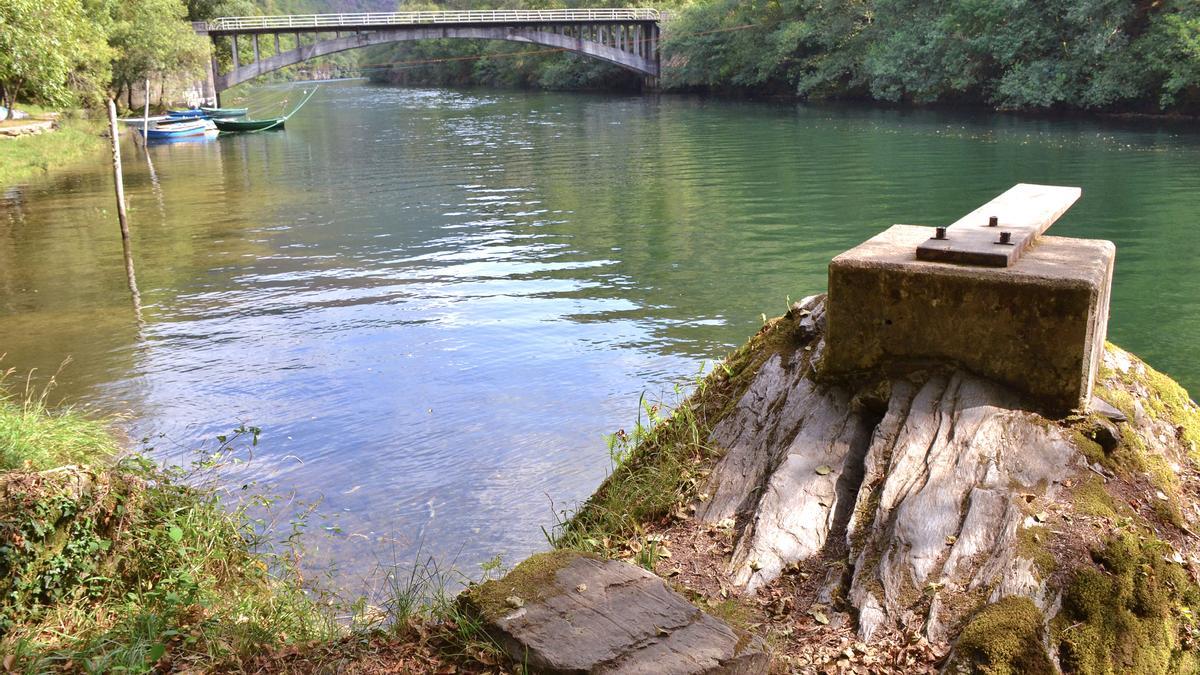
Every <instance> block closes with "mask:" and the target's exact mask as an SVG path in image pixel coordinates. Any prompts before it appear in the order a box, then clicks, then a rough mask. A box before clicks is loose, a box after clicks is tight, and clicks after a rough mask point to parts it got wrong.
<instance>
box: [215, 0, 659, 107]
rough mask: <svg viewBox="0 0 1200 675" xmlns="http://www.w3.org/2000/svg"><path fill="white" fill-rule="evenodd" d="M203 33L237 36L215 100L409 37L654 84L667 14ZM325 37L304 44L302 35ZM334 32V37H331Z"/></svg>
mask: <svg viewBox="0 0 1200 675" xmlns="http://www.w3.org/2000/svg"><path fill="white" fill-rule="evenodd" d="M195 30H196V32H197V33H199V34H201V35H206V36H208V37H209V38H210V39H212V40H213V42H214V44H215V43H216V41H217V40H219V39H221V38H229V39H231V44H232V55H233V64H232V69H230V70H229V71H228V72H224V73H222V72H220V69H219V67H218V64H217V62H216V59H215V58H214V59H213V62H212V66H211V67H212V70H211V71H210V78H209V80H210V82H211V85H210V86H211V91H209V92H206V95H207V96H209V97H210V98H214V99H215V98H217V97H219V95H220V93H221V92H222V91H224V90H226V89H229V88H230V87H233V86H236V85H238V84H241V83H242V82H245V81H247V80H250V79H253V78H255V77H258V76H260V75H264V74H266V73H269V72H271V71H274V70H278V69H280V68H284V67H286V66H290V65H294V64H297V63H301V62H303V61H307V60H309V59H313V58H316V57H319V56H325V55H327V54H334V53H337V52H341V51H346V50H349V49H358V48H361V47H370V46H374V45H382V44H388V43H393V42H403V41H408V40H438V39H472V40H505V41H509V42H519V43H525V44H533V45H540V46H544V47H547V48H551V49H557V50H561V51H565V52H574V53H577V54H583V55H585V56H587V57H590V58H594V59H598V60H601V61H605V62H607V63H611V64H613V65H616V66H619V67H621V68H624V69H626V70H629V71H632V72H635V73H637V74H639V75H642V76H644V77H646V78H649V79H652V80H653V79H654V78H657V77H658V75H659V56H658V43H659V13H658V12H657V11H656V10H639V9H604V10H541V11H526V10H507V11H505V10H497V11H478V12H407V13H392V14H315V15H306V16H264V17H227V18H221V19H215V20H213V21H209V22H197V23H196V24H195ZM304 33H314V34H317V40H316V41H315V42H311V43H309V44H304V41H303V40H302V39H301V35H302V34H304ZM330 34H332V37H328V36H329V35H330ZM264 35H266V36H268V37H271V38H273V39H274V41H275V53H274V54H273V55H272V56H269V57H267V58H260V55H259V40H260V38H261V37H262V36H264ZM280 35H294V36H295V44H296V46H295V47H294V48H292V49H289V50H286V51H284V50H281V49H280V42H279V36H280ZM245 36H249V37H250V38H251V45H252V48H253V61H251V62H249V63H243V60H242V55H241V54H240V53H239V47H238V38H239V37H245Z"/></svg>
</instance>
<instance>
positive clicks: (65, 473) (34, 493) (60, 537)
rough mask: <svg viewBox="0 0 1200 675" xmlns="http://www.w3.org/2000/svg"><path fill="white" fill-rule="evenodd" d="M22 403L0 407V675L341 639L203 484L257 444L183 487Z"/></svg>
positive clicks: (101, 431) (204, 664)
mask: <svg viewBox="0 0 1200 675" xmlns="http://www.w3.org/2000/svg"><path fill="white" fill-rule="evenodd" d="M0 384H2V383H0ZM17 389H18V390H19V391H18V392H17V393H11V388H10V393H6V394H4V395H3V398H0V653H3V654H5V655H6V658H5V661H4V667H5V672H13V671H18V672H46V671H48V670H60V669H65V670H78V671H84V672H145V671H149V670H151V669H153V668H160V669H185V668H187V667H189V666H193V665H194V666H198V667H201V668H206V669H207V668H216V667H221V666H222V665H231V664H237V663H239V662H240V661H241V660H242V659H243V658H245V657H246V656H247V655H250V654H254V653H256V652H257V651H259V650H263V649H272V648H275V647H278V646H279V645H283V644H288V643H294V642H302V641H307V640H319V639H329V638H332V637H335V636H337V635H340V632H339V630H338V628H337V626H336V624H335V622H334V621H333V619H332V615H331V613H330V612H329V611H328V610H327V609H326V608H325V607H323V606H322V605H321V604H320V603H319V601H318V599H317V598H318V596H316V595H314V594H310V593H307V592H305V589H304V587H303V584H302V583H300V579H299V577H298V575H297V573H296V572H295V570H294V568H293V565H292V564H291V561H290V560H289V558H288V557H287V555H286V553H287V551H286V550H285V551H284V552H283V553H281V554H275V553H272V552H271V551H269V550H268V549H267V547H265V542H264V541H263V539H262V537H261V536H259V534H258V533H256V531H255V528H254V527H253V522H252V521H251V519H250V518H249V517H248V516H247V514H246V512H245V510H244V509H242V508H239V507H238V506H237V505H227V504H225V503H223V502H222V500H221V498H220V494H219V492H218V491H217V490H216V489H214V488H209V487H204V484H203V480H202V474H203V472H204V471H207V470H211V469H214V468H216V467H217V466H219V464H220V463H221V462H222V461H223V460H224V459H225V458H227V457H228V456H229V455H230V454H231V453H233V452H234V451H235V449H236V448H237V447H238V446H239V445H242V444H252V443H254V441H255V440H256V438H257V430H254V429H239V430H238V431H237V432H236V433H234V434H233V435H231V436H229V437H226V438H224V439H223V440H222V442H221V443H220V445H219V446H218V447H217V448H216V450H215V451H214V452H211V453H209V454H206V455H205V456H204V457H203V459H202V460H201V461H199V462H198V463H197V464H196V465H194V466H193V467H190V468H189V469H188V470H186V471H185V470H182V469H162V468H159V467H158V466H156V465H155V464H153V463H152V462H149V461H147V460H145V459H144V458H141V457H139V456H136V455H124V456H122V455H121V449H120V447H119V445H118V443H117V442H116V441H115V440H114V439H113V437H112V435H111V434H110V433H109V431H108V428H107V426H108V422H109V421H108V420H95V419H89V418H87V417H85V416H84V415H82V414H80V413H79V412H77V411H74V410H70V409H67V410H52V409H50V408H48V407H47V406H46V396H45V394H46V392H45V391H40V392H31V391H29V390H28V389H27V388H23V387H17ZM197 479H199V483H198V484H199V487H192V486H191V485H196V484H197V483H196V482H195V481H196V480H197Z"/></svg>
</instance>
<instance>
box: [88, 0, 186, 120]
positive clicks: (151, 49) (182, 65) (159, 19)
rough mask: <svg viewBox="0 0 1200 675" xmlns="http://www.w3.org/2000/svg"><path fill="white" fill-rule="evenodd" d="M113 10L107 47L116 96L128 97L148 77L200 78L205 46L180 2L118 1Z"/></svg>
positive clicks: (169, 0)
mask: <svg viewBox="0 0 1200 675" xmlns="http://www.w3.org/2000/svg"><path fill="white" fill-rule="evenodd" d="M114 9H115V14H114V15H113V17H112V18H113V23H112V27H111V29H110V34H109V44H110V45H111V46H112V47H113V49H114V50H115V51H116V58H115V60H114V61H113V88H114V89H115V90H116V91H117V92H120V91H121V90H122V89H123V88H128V90H129V91H130V93H131V94H132V86H133V85H135V84H136V83H139V82H141V81H142V80H144V79H147V78H150V77H152V76H163V75H166V74H172V75H188V74H195V75H199V74H200V72H201V68H202V67H203V65H204V63H205V59H206V58H207V57H208V45H207V43H206V42H205V40H204V39H203V38H201V37H199V36H198V35H196V33H195V32H194V31H193V30H192V27H191V25H190V24H188V22H187V21H186V18H187V8H186V7H185V6H184V4H183V2H182V1H181V0H121V1H120V2H118V3H117V4H116V6H115V7H114ZM130 107H132V102H130Z"/></svg>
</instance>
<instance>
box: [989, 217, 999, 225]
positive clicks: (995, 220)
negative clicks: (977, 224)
mask: <svg viewBox="0 0 1200 675" xmlns="http://www.w3.org/2000/svg"><path fill="white" fill-rule="evenodd" d="M999 224H1000V219H999V218H997V217H996V216H990V217H989V218H988V227H996V226H997V225H999Z"/></svg>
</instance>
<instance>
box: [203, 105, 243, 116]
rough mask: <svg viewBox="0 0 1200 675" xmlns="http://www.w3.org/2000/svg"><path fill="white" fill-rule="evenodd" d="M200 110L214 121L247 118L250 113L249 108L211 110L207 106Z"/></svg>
mask: <svg viewBox="0 0 1200 675" xmlns="http://www.w3.org/2000/svg"><path fill="white" fill-rule="evenodd" d="M200 110H202V111H204V114H205V115H208V116H209V117H211V118H213V119H217V118H220V117H245V116H246V113H248V112H250V110H249V108H209V107H206V106H200Z"/></svg>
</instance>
